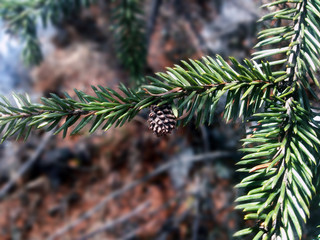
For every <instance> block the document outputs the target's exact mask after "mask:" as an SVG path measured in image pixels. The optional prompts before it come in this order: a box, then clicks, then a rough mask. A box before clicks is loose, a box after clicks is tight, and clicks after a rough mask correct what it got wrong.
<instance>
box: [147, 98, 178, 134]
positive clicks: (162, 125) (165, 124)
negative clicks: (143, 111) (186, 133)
mask: <svg viewBox="0 0 320 240" xmlns="http://www.w3.org/2000/svg"><path fill="white" fill-rule="evenodd" d="M148 122H149V129H151V130H152V131H153V132H154V133H155V134H157V136H158V137H160V136H165V135H167V134H169V133H171V132H172V130H174V129H175V127H176V117H175V116H174V115H173V112H172V109H171V106H170V105H167V104H165V105H162V106H159V107H158V106H156V105H152V106H151V108H150V114H149V119H148Z"/></svg>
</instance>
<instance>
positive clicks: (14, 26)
mask: <svg viewBox="0 0 320 240" xmlns="http://www.w3.org/2000/svg"><path fill="white" fill-rule="evenodd" d="M94 1H95V0H63V1H57V0H24V1H21V0H2V1H1V2H0V17H1V18H2V19H3V20H4V21H5V23H6V24H7V26H6V27H7V29H8V31H9V32H11V33H13V34H15V35H17V36H19V37H20V38H21V39H22V40H23V41H24V42H23V53H22V57H23V60H24V61H25V62H26V63H27V64H28V65H34V64H39V63H40V62H41V61H42V59H43V55H42V51H41V46H40V42H39V40H38V36H37V23H39V22H40V21H41V23H42V24H43V25H44V26H47V24H48V23H54V24H55V23H58V22H59V21H61V20H62V19H63V18H64V17H65V16H69V15H71V14H72V13H73V12H77V11H79V10H80V9H81V8H82V7H88V6H89V5H90V4H91V3H93V2H94Z"/></svg>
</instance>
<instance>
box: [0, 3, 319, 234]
mask: <svg viewBox="0 0 320 240" xmlns="http://www.w3.org/2000/svg"><path fill="white" fill-rule="evenodd" d="M109 2H110V1H107V0H98V1H97V4H95V5H93V6H91V7H90V8H88V9H85V10H83V11H82V12H80V13H76V14H74V15H73V16H70V17H69V18H66V19H64V20H63V21H61V22H60V23H59V24H58V25H55V26H50V25H49V26H48V27H47V28H45V29H44V28H43V27H42V26H41V25H40V24H39V27H38V31H39V37H40V40H41V44H42V49H43V52H44V55H45V59H44V61H43V62H42V63H41V64H40V65H39V66H36V67H33V68H27V67H25V66H24V64H23V63H22V61H21V60H20V59H21V50H22V49H21V43H20V42H19V39H17V38H15V37H12V36H10V35H8V34H7V33H6V32H5V28H4V24H3V23H0V92H1V93H2V94H4V95H7V96H9V95H10V92H12V91H15V92H28V93H29V95H30V96H31V98H32V99H33V100H34V101H39V98H40V97H41V96H49V93H51V92H54V93H56V94H58V95H61V94H62V93H63V92H65V91H66V92H68V93H69V94H70V95H74V94H73V89H74V88H76V89H79V90H82V91H85V92H87V93H92V90H91V87H90V86H91V85H98V84H100V85H102V86H107V87H112V88H115V89H116V88H117V86H118V84H119V83H120V82H122V83H124V84H126V85H130V84H132V82H130V75H129V73H128V71H126V70H125V69H124V67H123V66H122V65H121V62H120V61H119V60H118V59H117V57H116V56H117V53H116V52H117V50H116V47H115V45H116V43H115V39H114V36H113V34H112V26H113V22H112V20H110V15H111V14H112V9H113V8H112V4H110V3H109ZM263 2H267V1H262V0H211V1H210V0H145V3H144V9H143V10H144V13H145V19H144V21H145V22H146V24H147V27H148V32H147V34H148V36H147V37H148V39H149V46H148V54H147V63H146V66H145V73H144V74H145V75H150V76H152V75H153V74H154V72H159V71H165V67H167V66H173V65H174V64H179V62H180V60H187V59H189V58H192V59H200V58H201V57H202V56H204V55H211V56H213V55H215V54H220V55H221V56H223V57H227V56H234V57H236V58H237V59H243V58H246V57H250V54H251V53H252V47H253V46H254V43H255V42H256V39H255V37H256V33H257V31H258V30H259V27H261V26H259V25H257V24H256V21H257V20H258V18H259V17H260V16H261V15H262V14H263V13H264V12H263V11H265V10H261V9H259V6H261V4H262V3H263ZM220 104H221V105H220V106H218V108H217V113H216V116H215V120H214V124H213V125H212V126H201V127H199V128H196V127H195V126H193V125H192V124H189V125H188V126H186V127H183V128H180V129H178V130H176V131H175V132H174V133H173V134H171V135H170V136H166V137H161V138H158V137H157V136H155V135H154V134H153V133H152V132H151V131H150V130H148V124H147V115H148V112H147V111H143V112H141V114H140V115H139V116H137V117H136V118H135V119H134V120H133V121H132V122H130V123H128V124H126V125H125V126H124V127H122V128H117V129H110V130H109V131H108V132H103V131H97V132H96V133H94V134H92V135H89V134H88V129H86V128H85V129H84V130H83V131H81V133H80V134H78V135H76V136H72V137H66V138H65V139H62V136H61V135H57V136H53V135H52V134H51V133H44V132H42V131H36V132H34V134H32V135H31V136H30V137H29V139H28V141H27V142H22V141H19V142H16V141H14V140H8V141H6V142H5V143H4V144H2V145H0V184H1V188H0V199H1V202H0V239H3V240H28V239H31V240H42V239H62V240H69V239H97V240H101V239H110V240H112V239H122V240H124V239H127V240H134V239H135V240H140V239H145V240H146V239H152V240H167V239H168V240H171V239H172V240H179V239H192V240H204V239H210V240H227V239H232V234H233V233H234V232H235V231H237V230H239V229H241V228H242V227H244V226H245V224H250V223H245V222H244V221H243V220H242V217H243V216H242V214H241V212H240V211H237V210H235V209H234V206H235V204H234V200H235V198H236V197H237V196H239V195H240V194H241V192H239V190H237V189H235V188H234V186H235V185H236V184H237V183H238V182H239V181H240V180H241V178H242V176H241V175H240V174H238V173H237V172H236V168H237V167H236V165H235V163H236V162H237V160H238V159H240V158H241V155H240V153H239V152H238V151H237V149H238V148H239V147H240V144H239V139H241V138H242V137H243V134H244V126H243V124H241V122H240V121H239V122H232V123H225V122H224V121H223V120H222V118H221V113H222V111H223V101H221V102H220ZM306 228H307V227H306ZM310 229H314V228H310ZM306 232H307V233H308V231H306ZM309 235H310V236H311V235H312V233H309ZM305 238H306V239H307V238H308V237H307V236H305Z"/></svg>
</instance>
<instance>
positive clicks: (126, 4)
mask: <svg viewBox="0 0 320 240" xmlns="http://www.w3.org/2000/svg"><path fill="white" fill-rule="evenodd" d="M114 1H115V0H114ZM115 2H116V7H115V9H114V11H113V15H112V18H113V21H114V26H113V28H112V29H113V33H114V35H115V41H116V45H117V48H118V52H117V54H118V57H119V59H120V61H121V63H122V64H123V66H124V67H125V68H126V69H127V70H129V72H130V75H131V77H132V79H133V80H134V82H135V85H137V86H139V85H141V84H142V83H143V80H144V78H143V72H144V68H145V65H146V55H147V36H146V24H145V20H144V14H143V10H142V9H143V5H144V1H139V0H118V1H115Z"/></svg>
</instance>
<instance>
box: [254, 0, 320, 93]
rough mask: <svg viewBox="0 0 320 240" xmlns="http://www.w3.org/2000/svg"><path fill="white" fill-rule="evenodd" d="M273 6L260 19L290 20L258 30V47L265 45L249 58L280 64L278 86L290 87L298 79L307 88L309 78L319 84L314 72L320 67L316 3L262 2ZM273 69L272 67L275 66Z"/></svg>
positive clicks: (306, 0)
mask: <svg viewBox="0 0 320 240" xmlns="http://www.w3.org/2000/svg"><path fill="white" fill-rule="evenodd" d="M264 7H273V8H277V9H278V10H277V11H274V12H271V13H270V14H267V15H266V16H264V17H262V18H261V21H276V20H277V21H281V20H285V21H291V22H292V24H290V23H289V24H288V23H287V22H286V25H285V26H280V27H278V26H276V27H271V28H268V29H265V30H262V31H261V32H260V33H259V39H261V40H260V41H259V43H258V44H257V45H256V47H258V48H263V47H266V46H267V47H268V49H267V50H264V49H262V50H259V51H257V52H255V53H254V54H253V56H254V57H253V59H265V58H266V57H268V58H270V57H275V56H277V58H278V56H279V54H280V55H282V57H281V58H280V59H276V60H272V58H270V59H271V62H270V65H271V66H275V68H279V67H284V69H285V71H283V72H282V73H283V74H282V75H279V76H278V78H277V79H276V82H278V83H279V86H278V88H279V89H286V88H290V87H291V85H292V83H293V82H294V81H301V82H302V83H303V84H304V86H305V87H306V88H308V89H309V90H310V88H309V79H308V78H310V79H312V81H313V82H314V83H315V84H316V85H317V86H319V83H318V80H317V78H316V72H317V71H319V69H320V61H319V57H320V55H319V54H320V51H319V47H320V31H319V27H320V25H319V22H320V21H319V20H320V14H319V13H320V3H319V2H318V1H314V0H293V1H292V0H286V1H285V0H280V1H274V2H272V3H268V4H266V5H264ZM275 68H274V69H275Z"/></svg>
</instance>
